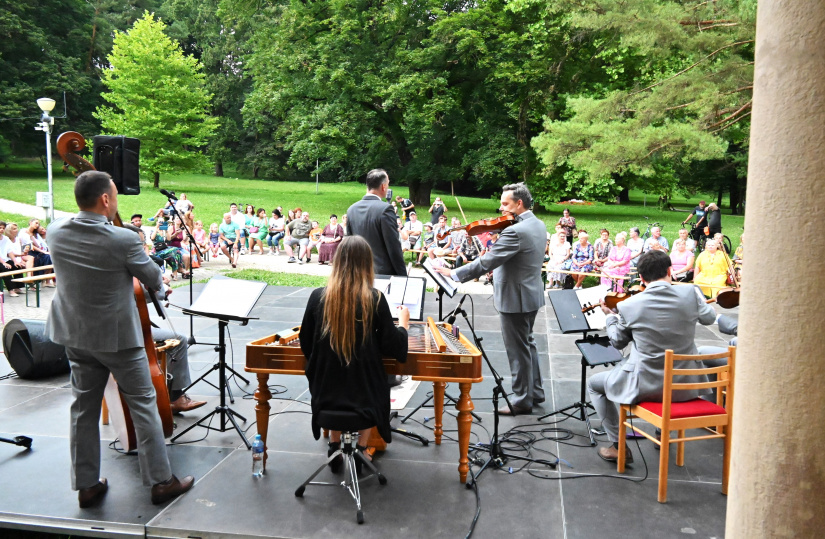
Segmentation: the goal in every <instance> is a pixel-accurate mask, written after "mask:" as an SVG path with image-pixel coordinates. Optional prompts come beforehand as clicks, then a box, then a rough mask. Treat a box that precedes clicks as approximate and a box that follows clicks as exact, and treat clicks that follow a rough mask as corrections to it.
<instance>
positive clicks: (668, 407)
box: [616, 346, 736, 503]
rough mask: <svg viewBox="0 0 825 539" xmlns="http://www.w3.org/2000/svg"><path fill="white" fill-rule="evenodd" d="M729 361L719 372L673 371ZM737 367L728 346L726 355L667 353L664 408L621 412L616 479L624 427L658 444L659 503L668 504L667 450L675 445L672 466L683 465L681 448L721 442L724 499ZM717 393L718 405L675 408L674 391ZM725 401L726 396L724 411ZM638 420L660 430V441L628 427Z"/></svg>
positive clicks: (649, 405)
mask: <svg viewBox="0 0 825 539" xmlns="http://www.w3.org/2000/svg"><path fill="white" fill-rule="evenodd" d="M722 358H727V359H728V364H727V365H725V366H721V367H709V368H704V369H676V368H674V362H676V361H708V360H711V359H722ZM735 362H736V347H735V346H729V347H728V350H727V351H726V352H722V353H720V354H704V355H677V354H674V353H673V350H667V351H665V375H664V384H663V389H662V402H640V403H636V404H622V405H621V406H620V409H619V458H618V461H617V464H616V468H617V470H618V472H619V473H623V472H624V468H625V459H626V445H625V444H626V442H627V427H630V428H632V429H633V430H634V431H636V432H638V433H639V434H641V435H642V436H644V437H645V438H648V439H649V440H651V441H652V442H654V443H656V444H659V445H660V446H661V448H662V450H661V451H660V452H659V502H660V503H665V502H666V501H667V470H668V460H669V451H668V449H669V448H670V444H673V443H675V444H677V451H676V465H677V466H684V465H685V442H691V441H695V440H707V439H711V438H723V439H724V444H725V445H724V455H723V461H722V494H727V493H728V474H729V472H730V426H731V416H732V410H733V408H732V407H733V374H734V366H735ZM703 374H704V375H710V374H715V375H716V381H715V382H696V383H677V382H674V381H673V377H674V376H683V375H703ZM714 387H715V388H717V395H718V397H717V402H716V403H713V402H710V401H706V400H704V399H693V400H689V401H685V402H673V391H680V390H689V389H710V388H714ZM723 395H724V396H725V399H724V400H725V402H724V406H722V399H723ZM633 417H637V418H639V419H642V420H644V421H647V422H648V423H650V424H652V425H654V426H656V427H658V428H659V429H661V431H662V439H661V440H657V439H656V438H654V437H653V436H651V435H649V434H647V433H646V432H644V431H642V430H641V429H639V428H638V427H636V426H635V425H633V424H632V422H631V421H630V419H631V418H633ZM688 429H704V430H706V431H708V432H709V433H710V434H703V435H699V436H691V437H685V431H686V430H688ZM672 430H675V431H676V432H677V437H676V438H673V439H671V438H670V431H672Z"/></svg>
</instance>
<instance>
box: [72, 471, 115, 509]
mask: <svg viewBox="0 0 825 539" xmlns="http://www.w3.org/2000/svg"><path fill="white" fill-rule="evenodd" d="M107 490H109V482H108V481H106V478H105V477H101V478H100V481H98V482H97V484H96V485H94V486H92V487H89V488H82V489H80V490H79V491H78V492H77V501H78V502H80V508H81V509H86V508H88V507H94V506H95V505H97V504H99V503H100V501H101V500H102V499H103V496H104V495H105V494H106V491H107Z"/></svg>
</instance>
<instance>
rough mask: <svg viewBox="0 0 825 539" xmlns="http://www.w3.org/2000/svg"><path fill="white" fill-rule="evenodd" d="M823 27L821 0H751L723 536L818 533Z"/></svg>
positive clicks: (824, 471)
mask: <svg viewBox="0 0 825 539" xmlns="http://www.w3.org/2000/svg"><path fill="white" fill-rule="evenodd" d="M823 36H825V2H823V1H822V0H784V1H783V0H760V2H759V7H758V16H757V32H756V67H755V77H754V100H753V122H752V125H751V144H750V161H749V163H748V192H747V213H746V224H745V232H746V234H745V235H746V243H747V245H746V259H747V261H746V262H745V268H744V287H743V290H742V296H741V298H742V301H741V309H740V312H741V314H740V317H739V322H740V331H739V348H738V350H737V365H736V366H737V370H736V388H735V397H734V419H733V421H734V424H733V450H732V451H733V453H732V459H731V466H732V468H731V482H730V488H729V490H728V493H729V495H728V506H727V509H728V510H727V528H726V537H728V538H748V539H751V538H758V537H771V538H773V537H823V536H825V249H823V246H825V242H824V241H823V240H825V43H823ZM723 225H724V223H723Z"/></svg>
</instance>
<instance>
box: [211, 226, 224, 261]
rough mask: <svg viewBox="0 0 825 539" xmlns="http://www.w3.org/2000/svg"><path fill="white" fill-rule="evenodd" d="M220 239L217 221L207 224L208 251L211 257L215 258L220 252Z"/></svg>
mask: <svg viewBox="0 0 825 539" xmlns="http://www.w3.org/2000/svg"><path fill="white" fill-rule="evenodd" d="M220 239H221V234H220V232H218V223H212V224H211V225H209V251H210V252H211V253H212V258H216V257H217V256H218V255H219V254H220V252H221V246H220Z"/></svg>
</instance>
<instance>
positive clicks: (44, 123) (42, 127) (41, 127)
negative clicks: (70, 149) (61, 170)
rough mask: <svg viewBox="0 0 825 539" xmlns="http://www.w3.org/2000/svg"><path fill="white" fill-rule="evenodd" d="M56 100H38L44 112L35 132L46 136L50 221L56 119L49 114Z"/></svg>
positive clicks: (51, 215) (52, 198) (52, 205)
mask: <svg viewBox="0 0 825 539" xmlns="http://www.w3.org/2000/svg"><path fill="white" fill-rule="evenodd" d="M54 104H55V102H54V99H50V98H48V97H41V98H40V99H38V100H37V106H38V107H40V110H42V111H43V115H42V116H41V117H40V123H38V124H37V127H35V128H34V129H35V131H43V132H44V133H45V134H46V174H47V175H48V178H49V213H48V216H47V217H48V218H49V221H53V220H54V191H53V189H52V126H53V125H54V117H52V116H50V115H49V113H50V112H51V111H52V109H54Z"/></svg>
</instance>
